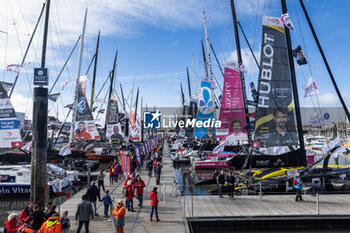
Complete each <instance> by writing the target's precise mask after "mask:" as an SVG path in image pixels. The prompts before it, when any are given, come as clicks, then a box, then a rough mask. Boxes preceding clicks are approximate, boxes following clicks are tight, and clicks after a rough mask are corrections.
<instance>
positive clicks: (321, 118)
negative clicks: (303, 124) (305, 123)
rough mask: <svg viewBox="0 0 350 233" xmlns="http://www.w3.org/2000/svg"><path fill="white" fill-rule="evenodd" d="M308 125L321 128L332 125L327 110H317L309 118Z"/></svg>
mask: <svg viewBox="0 0 350 233" xmlns="http://www.w3.org/2000/svg"><path fill="white" fill-rule="evenodd" d="M309 121H310V124H311V125H312V126H314V127H321V126H324V125H330V124H332V123H333V120H332V118H331V115H330V113H329V111H328V110H327V109H319V110H317V112H316V113H315V114H313V115H311V116H310V117H309Z"/></svg>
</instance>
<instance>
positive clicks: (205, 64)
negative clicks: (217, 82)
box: [201, 40, 209, 78]
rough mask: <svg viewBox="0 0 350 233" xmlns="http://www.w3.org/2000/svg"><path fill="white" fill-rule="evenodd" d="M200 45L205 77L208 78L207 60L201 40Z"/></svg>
mask: <svg viewBox="0 0 350 233" xmlns="http://www.w3.org/2000/svg"><path fill="white" fill-rule="evenodd" d="M201 44H202V53H203V62H204V71H205V77H206V78H209V73H208V66H207V58H206V56H205V50H204V45H203V41H202V40H201Z"/></svg>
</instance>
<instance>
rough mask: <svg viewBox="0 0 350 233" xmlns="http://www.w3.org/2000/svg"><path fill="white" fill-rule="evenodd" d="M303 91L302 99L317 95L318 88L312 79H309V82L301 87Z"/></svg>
mask: <svg viewBox="0 0 350 233" xmlns="http://www.w3.org/2000/svg"><path fill="white" fill-rule="evenodd" d="M303 89H304V90H305V94H304V97H308V96H314V95H318V88H317V86H316V83H315V81H314V79H313V77H310V78H309V80H307V82H306V83H305V84H304V85H303Z"/></svg>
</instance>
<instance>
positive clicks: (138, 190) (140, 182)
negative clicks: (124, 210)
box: [134, 176, 146, 208]
mask: <svg viewBox="0 0 350 233" xmlns="http://www.w3.org/2000/svg"><path fill="white" fill-rule="evenodd" d="M134 187H135V188H136V194H137V196H138V198H139V206H140V208H142V203H143V189H144V188H145V187H146V185H145V182H143V180H142V179H141V176H138V177H137V180H136V182H135V184H134Z"/></svg>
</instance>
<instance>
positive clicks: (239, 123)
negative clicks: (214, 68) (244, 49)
mask: <svg viewBox="0 0 350 233" xmlns="http://www.w3.org/2000/svg"><path fill="white" fill-rule="evenodd" d="M219 120H220V121H221V127H220V128H217V129H216V137H217V138H220V140H225V139H226V137H227V136H228V135H231V134H233V133H234V128H235V129H236V131H240V132H243V133H245V130H244V129H243V127H244V125H245V114H244V106H243V97H242V90H241V80H240V76H239V70H238V66H237V64H236V63H233V62H231V63H228V64H227V65H226V66H225V78H224V90H223V94H222V100H221V108H220V117H219ZM232 123H233V124H234V128H232V125H231V124H232ZM240 132H235V134H240Z"/></svg>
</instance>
